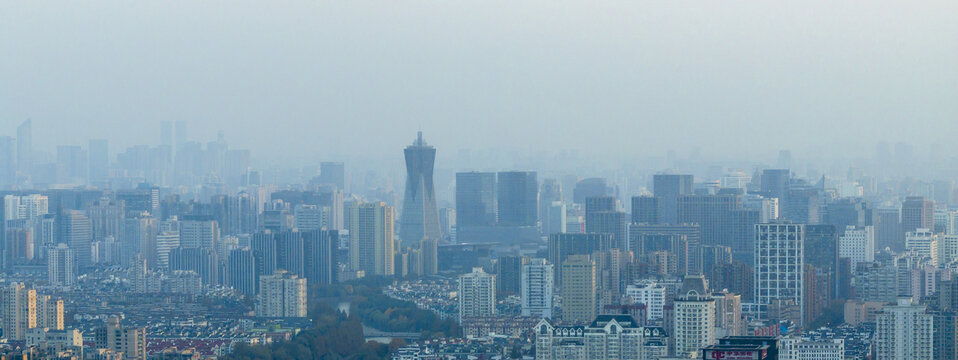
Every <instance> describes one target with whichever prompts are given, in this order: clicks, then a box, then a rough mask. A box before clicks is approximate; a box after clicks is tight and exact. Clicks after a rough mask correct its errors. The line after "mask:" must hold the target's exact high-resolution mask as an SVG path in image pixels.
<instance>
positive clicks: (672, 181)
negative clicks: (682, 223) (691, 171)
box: [652, 174, 693, 224]
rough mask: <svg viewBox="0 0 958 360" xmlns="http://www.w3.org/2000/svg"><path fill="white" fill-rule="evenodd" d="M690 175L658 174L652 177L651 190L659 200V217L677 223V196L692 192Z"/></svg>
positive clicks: (665, 221)
mask: <svg viewBox="0 0 958 360" xmlns="http://www.w3.org/2000/svg"><path fill="white" fill-rule="evenodd" d="M692 181H693V179H692V175H669V174H658V175H654V176H653V177H652V190H653V191H654V192H655V197H657V198H658V202H659V219H660V220H661V221H662V222H663V223H666V224H677V223H678V221H679V220H678V203H679V196H681V195H691V194H692Z"/></svg>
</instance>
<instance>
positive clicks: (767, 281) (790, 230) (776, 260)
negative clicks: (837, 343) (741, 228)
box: [754, 222, 805, 319]
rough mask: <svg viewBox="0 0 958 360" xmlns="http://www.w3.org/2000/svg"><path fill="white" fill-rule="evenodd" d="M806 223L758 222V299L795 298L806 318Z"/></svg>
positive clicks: (768, 300)
mask: <svg viewBox="0 0 958 360" xmlns="http://www.w3.org/2000/svg"><path fill="white" fill-rule="evenodd" d="M804 248H805V225H804V224H792V223H788V222H781V223H766V224H755V265H754V266H755V275H754V276H755V297H754V299H755V302H756V303H758V304H765V305H768V304H771V303H772V301H773V300H783V301H784V300H792V301H794V302H795V305H797V306H798V308H799V309H801V310H800V311H801V314H800V316H799V319H804V318H805V306H804V302H803V300H804V298H805V297H804V296H803V290H804V288H805V281H804V276H805V269H804V268H805V263H804V258H805V256H804Z"/></svg>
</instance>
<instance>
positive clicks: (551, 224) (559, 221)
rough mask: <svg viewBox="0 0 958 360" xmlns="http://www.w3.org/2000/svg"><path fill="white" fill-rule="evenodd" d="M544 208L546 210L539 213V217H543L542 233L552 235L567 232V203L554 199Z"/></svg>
mask: <svg viewBox="0 0 958 360" xmlns="http://www.w3.org/2000/svg"><path fill="white" fill-rule="evenodd" d="M544 208H545V209H546V210H545V211H546V212H545V213H540V214H539V218H540V219H542V234H543V235H552V234H557V233H564V232H566V231H567V226H566V221H567V219H566V208H565V204H564V203H563V202H561V201H553V202H552V203H551V204H549V206H546V207H544Z"/></svg>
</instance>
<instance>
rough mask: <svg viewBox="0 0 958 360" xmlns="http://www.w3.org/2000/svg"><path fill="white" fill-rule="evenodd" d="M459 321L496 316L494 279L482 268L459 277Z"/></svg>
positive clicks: (474, 269)
mask: <svg viewBox="0 0 958 360" xmlns="http://www.w3.org/2000/svg"><path fill="white" fill-rule="evenodd" d="M458 297H459V321H460V322H462V319H466V318H474V317H486V316H492V315H495V314H496V277H495V276H494V275H492V274H487V273H486V272H485V271H483V270H482V268H478V267H477V268H473V269H472V272H471V273H468V274H463V275H461V276H459V296H458Z"/></svg>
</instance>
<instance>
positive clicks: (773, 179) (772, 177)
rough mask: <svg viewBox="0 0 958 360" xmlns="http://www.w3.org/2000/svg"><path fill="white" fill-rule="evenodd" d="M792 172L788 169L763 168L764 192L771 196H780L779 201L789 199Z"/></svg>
mask: <svg viewBox="0 0 958 360" xmlns="http://www.w3.org/2000/svg"><path fill="white" fill-rule="evenodd" d="M790 177H791V174H790V172H789V170H788V169H765V170H762V193H763V194H764V195H765V196H766V197H769V198H778V203H779V204H783V203H785V202H786V201H787V199H786V196H788V184H789V180H790Z"/></svg>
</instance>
